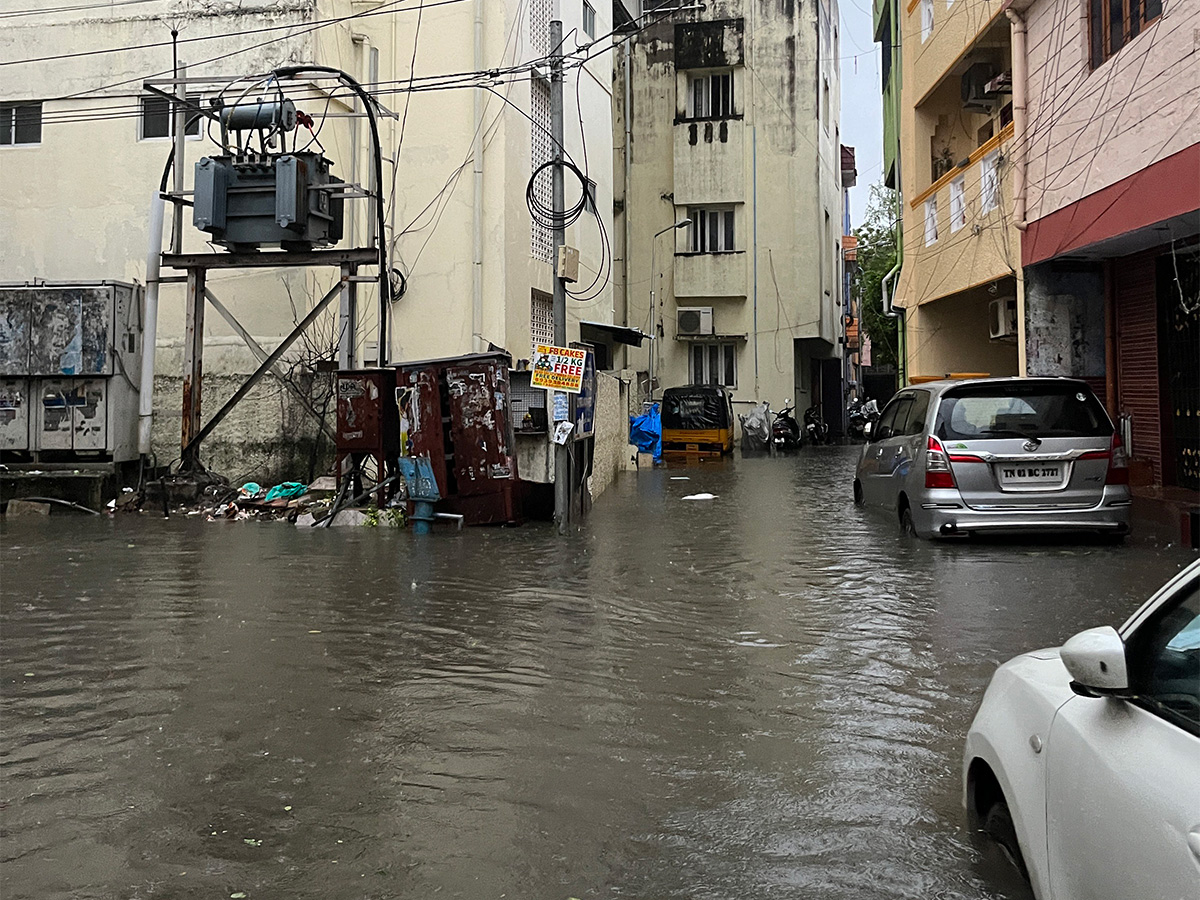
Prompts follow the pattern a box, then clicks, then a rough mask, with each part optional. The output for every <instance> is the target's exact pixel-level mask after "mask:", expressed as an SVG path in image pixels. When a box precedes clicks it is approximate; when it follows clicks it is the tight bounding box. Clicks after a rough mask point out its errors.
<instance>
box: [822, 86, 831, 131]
mask: <svg viewBox="0 0 1200 900" xmlns="http://www.w3.org/2000/svg"><path fill="white" fill-rule="evenodd" d="M821 124H822V125H824V126H825V133H826V134H828V133H829V79H828V78H826V79H824V83H823V84H822V85H821Z"/></svg>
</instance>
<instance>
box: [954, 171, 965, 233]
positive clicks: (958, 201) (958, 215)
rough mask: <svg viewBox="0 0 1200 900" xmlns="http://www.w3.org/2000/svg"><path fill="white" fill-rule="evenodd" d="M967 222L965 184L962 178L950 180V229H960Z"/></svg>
mask: <svg viewBox="0 0 1200 900" xmlns="http://www.w3.org/2000/svg"><path fill="white" fill-rule="evenodd" d="M966 224H967V185H966V180H965V179H963V178H955V179H954V180H953V181H952V182H950V231H951V233H953V232H955V231H958V230H960V229H961V228H963V227H965V226H966Z"/></svg>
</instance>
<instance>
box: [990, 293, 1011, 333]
mask: <svg viewBox="0 0 1200 900" xmlns="http://www.w3.org/2000/svg"><path fill="white" fill-rule="evenodd" d="M988 334H989V336H990V337H991V339H992V340H994V341H996V340H1000V339H1002V338H1011V337H1016V336H1017V298H1016V297H997V298H996V299H995V300H993V301H991V302H990V303H989V304H988Z"/></svg>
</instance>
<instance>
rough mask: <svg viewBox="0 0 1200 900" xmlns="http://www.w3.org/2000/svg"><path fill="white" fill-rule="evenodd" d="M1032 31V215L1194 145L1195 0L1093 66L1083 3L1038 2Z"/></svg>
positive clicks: (1170, 6)
mask: <svg viewBox="0 0 1200 900" xmlns="http://www.w3.org/2000/svg"><path fill="white" fill-rule="evenodd" d="M1024 15H1025V18H1026V22H1027V24H1028V29H1029V37H1028V44H1029V52H1028V59H1029V137H1028V156H1027V164H1028V182H1029V187H1028V213H1027V217H1028V219H1029V220H1031V221H1032V220H1035V219H1039V218H1042V217H1044V216H1047V215H1049V214H1050V213H1052V212H1054V211H1055V210H1058V209H1062V208H1063V207H1065V206H1069V205H1070V204H1072V203H1074V202H1076V201H1077V200H1079V199H1081V198H1083V197H1086V196H1088V195H1089V194H1093V193H1095V192H1096V191H1098V190H1101V189H1103V188H1105V187H1108V186H1109V185H1112V184H1114V183H1116V182H1118V181H1120V180H1121V179H1123V178H1125V177H1127V176H1129V175H1131V174H1133V173H1135V172H1137V171H1139V170H1141V169H1144V168H1146V167H1147V166H1149V165H1151V164H1153V163H1155V162H1158V161H1159V160H1162V159H1165V158H1166V157H1168V156H1171V155H1172V154H1175V153H1178V152H1179V151H1180V150H1183V149H1185V148H1186V147H1189V146H1191V145H1193V144H1195V143H1197V141H1200V119H1198V118H1197V108H1200V66H1198V65H1197V62H1196V54H1197V50H1196V47H1197V44H1196V37H1195V34H1194V25H1195V23H1196V21H1197V19H1198V18H1200V0H1166V2H1164V3H1163V14H1162V16H1161V17H1160V18H1159V19H1158V20H1157V21H1155V22H1154V23H1153V24H1151V25H1150V26H1149V27H1148V28H1147V29H1146V30H1145V31H1143V32H1142V33H1141V34H1139V35H1138V36H1137V37H1136V38H1134V39H1133V40H1132V41H1130V42H1129V43H1128V44H1126V45H1125V46H1124V47H1123V48H1122V49H1121V51H1120V52H1119V53H1117V54H1116V55H1115V56H1114V57H1112V58H1111V59H1109V60H1108V61H1107V62H1105V63H1104V64H1103V65H1101V66H1100V67H1098V68H1097V69H1096V70H1095V71H1093V70H1092V68H1091V64H1090V62H1089V56H1088V23H1087V17H1086V6H1085V4H1083V3H1079V4H1067V5H1066V6H1064V5H1063V4H1060V3H1052V2H1049V0H1036V2H1034V3H1032V4H1031V5H1030V6H1029V8H1028V9H1027V10H1026V12H1025V13H1024Z"/></svg>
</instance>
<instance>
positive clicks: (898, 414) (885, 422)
mask: <svg viewBox="0 0 1200 900" xmlns="http://www.w3.org/2000/svg"><path fill="white" fill-rule="evenodd" d="M911 406H912V398H911V397H909V396H907V395H906V396H903V397H898V398H896V399H895V400H893V401H892V402H891V403H889V404H888V405H887V406H885V407H884V408H883V415H881V416H880V417H879V424H878V425H877V426H876V428H875V430H874V431H872V432H871V440H872V441H886V440H887V439H888V438H891V437H895V436H896V431H895V429H896V423H897V422H899V423H900V424H901V425H903V424H904V422H905V421H907V419H908V410H909V407H911Z"/></svg>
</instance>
